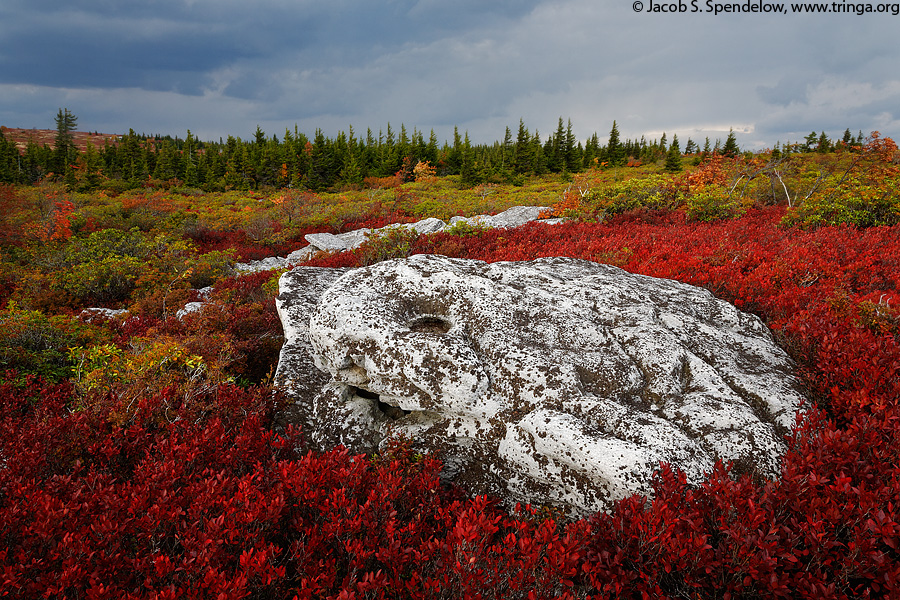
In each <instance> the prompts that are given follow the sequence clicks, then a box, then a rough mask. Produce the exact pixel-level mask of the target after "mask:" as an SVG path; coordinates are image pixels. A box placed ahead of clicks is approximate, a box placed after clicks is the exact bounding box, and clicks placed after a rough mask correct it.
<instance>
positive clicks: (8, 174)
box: [0, 131, 23, 183]
mask: <svg viewBox="0 0 900 600" xmlns="http://www.w3.org/2000/svg"><path fill="white" fill-rule="evenodd" d="M19 164H20V161H19V150H18V148H16V145H15V144H14V143H12V142H10V141H8V140H7V139H6V136H4V135H3V132H2V131H0V183H23V182H22V181H20V174H19Z"/></svg>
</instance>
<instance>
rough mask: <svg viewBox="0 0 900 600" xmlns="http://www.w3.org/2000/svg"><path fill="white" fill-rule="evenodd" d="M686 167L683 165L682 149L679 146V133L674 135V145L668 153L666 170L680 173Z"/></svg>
mask: <svg viewBox="0 0 900 600" xmlns="http://www.w3.org/2000/svg"><path fill="white" fill-rule="evenodd" d="M683 168H684V167H682V166H681V149H680V148H679V147H678V134H675V135H673V136H672V145H671V146H669V151H668V152H667V153H666V171H668V172H669V173H678V172H679V171H681V170H682V169H683Z"/></svg>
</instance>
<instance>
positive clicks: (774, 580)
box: [0, 208, 900, 599]
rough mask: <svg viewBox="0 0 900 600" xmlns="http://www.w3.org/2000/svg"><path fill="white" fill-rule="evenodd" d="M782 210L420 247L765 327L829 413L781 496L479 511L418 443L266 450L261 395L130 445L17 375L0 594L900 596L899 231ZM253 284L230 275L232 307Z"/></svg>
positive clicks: (818, 419) (4, 484)
mask: <svg viewBox="0 0 900 600" xmlns="http://www.w3.org/2000/svg"><path fill="white" fill-rule="evenodd" d="M783 212H784V211H783V209H777V208H775V209H766V210H763V211H751V212H750V213H749V214H748V215H747V216H745V217H744V218H742V219H740V220H736V221H727V222H718V223H710V224H687V223H685V221H684V217H683V216H682V215H680V214H678V213H668V214H654V215H646V214H638V213H635V214H630V215H623V216H620V217H618V218H617V219H616V220H614V221H612V222H610V223H604V224H585V223H568V224H564V225H559V226H555V227H549V226H545V225H541V224H532V225H528V226H526V227H522V228H519V229H516V230H503V231H485V232H481V233H480V234H478V235H472V236H468V237H462V236H452V235H448V234H436V235H432V236H427V237H422V238H420V239H419V240H418V242H417V248H416V250H417V251H420V252H427V251H434V250H437V249H440V250H442V251H444V252H446V253H448V254H453V255H456V256H465V257H470V258H480V259H483V260H492V261H493V260H522V259H530V258H534V257H537V256H551V255H554V256H556V255H563V256H573V257H580V258H587V259H592V260H599V261H604V262H608V263H612V264H616V265H619V266H622V267H624V268H625V269H627V270H630V271H634V272H640V273H646V274H649V275H654V276H661V277H670V278H676V279H680V280H682V281H687V282H690V283H693V284H696V285H702V286H704V287H706V288H708V289H710V290H711V291H712V292H713V293H715V294H716V295H717V296H720V297H723V298H726V299H728V300H730V301H732V302H734V303H736V304H737V305H739V306H741V307H743V308H744V309H746V310H750V311H752V312H755V313H756V314H759V315H760V316H761V317H762V318H763V319H765V320H766V322H767V323H768V324H769V325H770V327H772V328H773V329H774V331H775V333H776V336H777V337H778V339H779V340H780V341H781V342H782V343H783V345H784V346H785V347H786V348H788V349H789V351H790V352H791V353H792V355H793V356H795V357H796V358H797V360H798V363H799V368H800V371H801V373H802V374H803V375H804V377H805V379H806V381H807V383H808V385H809V387H810V391H811V397H812V398H814V399H815V400H817V401H818V403H819V407H820V408H819V409H814V410H813V409H811V410H810V411H809V412H808V414H807V415H806V416H805V417H804V418H802V419H801V420H800V421H799V423H798V427H797V428H796V430H795V431H794V433H793V434H792V435H791V437H790V439H789V445H790V451H789V453H788V454H787V456H786V457H785V459H784V466H783V473H782V475H783V476H782V478H781V479H779V480H777V481H772V482H763V483H757V482H753V481H751V480H749V479H748V478H745V477H742V478H738V477H735V476H734V475H733V474H731V473H729V471H728V468H727V467H725V466H720V467H719V468H718V469H717V470H716V472H714V473H713V474H711V476H710V478H709V480H708V481H707V482H705V483H704V484H703V485H701V486H698V487H691V486H688V485H687V484H686V483H685V481H684V478H683V476H681V475H680V474H678V473H674V472H672V471H670V470H668V469H667V468H663V469H662V470H661V472H660V475H659V478H658V482H657V485H656V495H655V498H654V499H653V500H652V501H650V500H647V499H644V498H640V497H634V498H629V499H626V500H624V501H622V502H620V503H619V504H618V506H617V507H616V509H615V510H614V511H612V512H611V513H609V514H603V515H597V516H595V517H593V518H591V519H588V520H582V521H577V522H574V523H570V524H569V525H566V526H564V525H563V524H561V523H560V522H559V521H558V520H556V519H554V518H550V517H548V515H546V514H544V513H538V512H536V511H532V510H529V509H523V510H521V511H519V512H517V513H513V514H509V513H506V512H504V511H502V510H501V509H500V508H499V507H498V506H497V505H496V503H495V502H494V501H492V500H490V499H487V498H483V497H481V498H475V499H468V500H467V499H465V498H463V497H462V496H461V495H460V494H459V493H458V492H455V491H453V490H451V489H447V488H444V487H442V486H441V485H440V484H439V480H438V473H439V471H440V463H439V462H438V461H437V460H436V458H435V457H425V458H421V457H417V456H416V455H414V454H413V453H412V452H411V451H410V450H409V448H408V446H405V445H402V444H401V445H399V446H397V447H395V448H393V449H392V450H390V451H389V452H386V453H385V454H384V455H382V456H379V457H376V458H374V459H367V458H365V457H361V456H350V455H349V454H348V453H347V452H346V451H344V450H342V449H336V450H334V451H332V452H329V453H325V454H313V453H307V454H305V455H302V456H301V455H299V454H297V453H296V451H295V450H294V448H295V447H296V445H297V444H299V441H298V440H299V438H298V435H297V433H296V432H294V431H288V432H286V433H285V434H284V435H282V436H279V435H275V434H273V433H272V432H271V431H270V430H269V429H268V428H267V425H268V424H269V421H268V419H269V414H270V408H271V406H270V404H267V403H266V402H265V401H263V398H262V397H261V396H259V395H255V394H253V393H250V392H242V391H240V390H237V389H232V388H227V389H222V390H220V391H219V392H218V394H219V396H218V398H216V401H218V402H219V404H220V405H221V408H220V414H217V415H215V416H212V417H211V416H206V415H199V416H198V415H188V414H185V415H184V417H183V418H181V419H180V420H177V421H175V422H174V423H171V424H167V425H163V426H160V425H153V424H152V423H151V422H147V423H146V424H145V423H143V422H142V421H140V420H138V421H137V422H136V423H135V424H133V425H131V426H130V427H129V428H115V427H113V426H111V425H109V424H108V423H107V422H106V421H105V420H104V419H102V418H101V417H100V415H94V414H92V413H89V412H88V411H75V412H72V411H70V410H68V403H69V402H70V398H71V392H70V390H69V389H68V388H67V387H66V386H47V385H42V384H40V383H39V382H35V381H30V382H29V383H28V386H27V387H26V388H25V389H20V388H16V387H15V386H14V385H13V384H12V383H10V382H12V381H14V378H11V377H8V378H7V380H6V383H2V384H0V536H2V537H0V592H2V593H5V594H6V595H9V596H10V597H14V598H30V597H41V596H54V597H70V598H80V597H97V598H103V597H116V598H119V597H124V598H138V597H141V598H143V597H147V598H150V597H156V598H163V597H172V598H174V597H183V596H190V597H210V598H212V597H222V598H231V597H234V598H240V597H277V598H282V597H284V598H292V597H298V598H334V599H337V598H358V599H362V598H588V597H592V598H618V597H621V598H722V599H726V598H728V599H730V598H762V597H766V598H769V597H776V598H777V597H785V598H876V597H877V598H888V597H900V503H898V500H897V498H898V490H900V466H898V465H900V439H898V438H900V408H898V403H897V399H898V398H900V345H898V331H897V325H896V312H894V311H895V307H893V303H895V302H896V298H897V294H898V291H897V290H898V279H900V230H898V229H896V228H872V229H866V230H857V229H854V228H849V227H841V228H834V227H831V228H827V227H823V228H820V229H817V230H815V231H800V230H796V229H784V228H780V227H778V226H777V223H778V222H779V220H780V218H781V216H782V215H783ZM332 259H333V260H335V261H343V262H345V263H347V264H350V263H352V262H353V260H355V259H357V257H356V255H354V254H353V253H344V254H342V255H337V256H335V257H332ZM259 277H263V276H259ZM259 285H261V281H255V280H254V281H249V280H248V281H240V280H237V279H236V280H235V281H234V282H230V283H228V284H225V285H223V286H221V287H222V289H221V291H217V293H221V294H224V296H223V298H224V297H226V296H227V295H228V293H229V289H232V288H233V292H234V293H235V294H240V293H245V292H246V293H253V291H252V290H254V289H258V286H259ZM229 286H231V288H229ZM242 286H244V287H246V289H244V288H243V287H242ZM153 402H154V399H152V398H151V399H148V400H147V403H148V404H150V405H152V404H153ZM203 405H206V406H208V405H209V402H205V403H203ZM185 410H186V409H185Z"/></svg>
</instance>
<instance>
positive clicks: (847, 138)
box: [841, 127, 853, 146]
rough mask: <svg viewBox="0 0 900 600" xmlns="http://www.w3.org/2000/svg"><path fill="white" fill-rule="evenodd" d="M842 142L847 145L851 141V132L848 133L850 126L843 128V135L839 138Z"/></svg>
mask: <svg viewBox="0 0 900 600" xmlns="http://www.w3.org/2000/svg"><path fill="white" fill-rule="evenodd" d="M841 141H842V142H844V145H845V146H849V145H850V144H851V143H852V141H853V134H852V133H850V128H849V127H848V128H847V129H845V130H844V137H843V138H842V139H841Z"/></svg>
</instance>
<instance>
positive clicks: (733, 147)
mask: <svg viewBox="0 0 900 600" xmlns="http://www.w3.org/2000/svg"><path fill="white" fill-rule="evenodd" d="M740 151H741V149H740V148H738V145H737V138H735V136H734V129H729V130H728V137H727V138H726V139H725V147H724V148H722V154H723V155H725V156H732V157H733V156H737V155H738V153H739V152H740Z"/></svg>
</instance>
